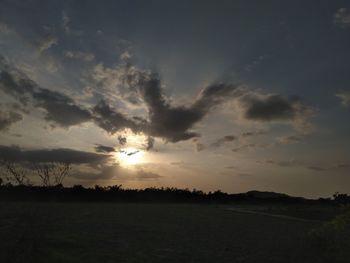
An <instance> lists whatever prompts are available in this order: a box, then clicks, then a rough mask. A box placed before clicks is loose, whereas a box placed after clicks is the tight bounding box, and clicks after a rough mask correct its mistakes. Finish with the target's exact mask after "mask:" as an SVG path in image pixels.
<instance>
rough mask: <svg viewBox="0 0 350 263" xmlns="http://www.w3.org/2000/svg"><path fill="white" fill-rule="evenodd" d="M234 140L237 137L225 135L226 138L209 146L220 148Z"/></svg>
mask: <svg viewBox="0 0 350 263" xmlns="http://www.w3.org/2000/svg"><path fill="white" fill-rule="evenodd" d="M236 139H237V137H236V136H234V135H227V136H224V137H222V138H220V139H218V140H217V141H215V142H213V143H212V144H211V146H212V147H220V146H222V145H224V144H225V143H228V142H233V141H234V140H236Z"/></svg>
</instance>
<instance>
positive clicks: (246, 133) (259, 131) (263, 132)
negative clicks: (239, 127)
mask: <svg viewBox="0 0 350 263" xmlns="http://www.w3.org/2000/svg"><path fill="white" fill-rule="evenodd" d="M266 133H267V132H266V131H262V130H257V131H247V132H242V134H241V137H251V136H255V135H262V134H266Z"/></svg>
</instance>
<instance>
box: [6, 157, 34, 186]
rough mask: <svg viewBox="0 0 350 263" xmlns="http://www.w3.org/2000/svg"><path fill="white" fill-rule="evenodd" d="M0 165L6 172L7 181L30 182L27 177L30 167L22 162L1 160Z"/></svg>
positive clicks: (23, 183)
mask: <svg viewBox="0 0 350 263" xmlns="http://www.w3.org/2000/svg"><path fill="white" fill-rule="evenodd" d="M0 166H1V167H2V170H3V172H4V173H5V179H6V181H9V182H11V181H14V182H15V183H16V184H18V185H28V184H30V181H29V178H28V177H27V174H28V169H27V168H26V167H25V166H24V165H23V164H22V163H19V162H11V161H7V160H1V161H0Z"/></svg>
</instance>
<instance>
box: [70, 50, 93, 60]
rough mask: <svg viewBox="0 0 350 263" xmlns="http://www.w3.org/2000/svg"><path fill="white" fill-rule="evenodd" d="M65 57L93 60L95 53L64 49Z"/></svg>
mask: <svg viewBox="0 0 350 263" xmlns="http://www.w3.org/2000/svg"><path fill="white" fill-rule="evenodd" d="M64 55H65V57H67V58H71V59H80V60H84V61H87V62H90V61H93V60H94V59H95V55H94V54H92V53H88V52H81V51H69V50H68V51H66V52H64Z"/></svg>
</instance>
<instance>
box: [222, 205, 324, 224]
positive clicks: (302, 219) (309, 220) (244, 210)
mask: <svg viewBox="0 0 350 263" xmlns="http://www.w3.org/2000/svg"><path fill="white" fill-rule="evenodd" d="M226 210H229V211H233V212H237V213H245V214H253V215H262V216H269V217H275V218H280V219H287V220H294V221H299V222H312V223H320V222H322V221H320V220H312V219H305V218H299V217H293V216H286V215H278V214H271V213H264V212H259V211H253V210H246V209H242V208H233V207H229V208H226Z"/></svg>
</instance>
